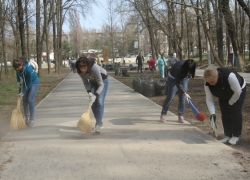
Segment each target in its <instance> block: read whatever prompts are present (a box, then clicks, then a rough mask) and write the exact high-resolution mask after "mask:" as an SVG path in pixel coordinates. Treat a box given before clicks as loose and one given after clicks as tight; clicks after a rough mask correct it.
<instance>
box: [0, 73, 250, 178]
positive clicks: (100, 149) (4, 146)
mask: <svg viewBox="0 0 250 180" xmlns="http://www.w3.org/2000/svg"><path fill="white" fill-rule="evenodd" d="M105 102H106V105H105V117H104V119H103V122H104V128H103V129H102V132H101V134H99V135H98V134H95V133H94V132H93V133H92V134H91V135H86V134H84V133H83V132H82V131H81V130H80V129H78V128H77V127H76V124H77V122H78V119H79V118H80V116H81V114H82V113H84V112H85V111H86V109H87V104H88V96H87V95H86V92H85V89H84V86H83V84H82V81H81V79H80V78H79V77H78V75H77V74H70V75H69V76H68V77H67V78H66V79H65V80H64V81H63V82H62V83H60V84H59V85H58V86H57V87H56V88H55V89H54V90H53V91H52V92H51V93H50V94H49V95H48V96H47V97H46V98H45V99H44V100H43V101H42V102H41V103H40V104H39V105H38V106H37V107H36V119H35V125H34V127H32V128H27V129H23V130H19V131H11V132H10V133H8V134H7V135H6V136H5V137H4V138H3V139H2V140H1V141H0V179H3V180H12V179H15V180H19V179H20V180H26V179H31V180H34V179H35V180H39V179H41V180H44V179H46V180H64V179H65V180H69V179H70V180H74V179H76V180H78V179H80V180H81V179H95V180H98V179H102V180H106V179H107V180H110V179H119V180H120V179H124V180H127V179H132V180H138V179H143V180H145V179H150V180H151V179H160V180H161V179H168V180H178V179H180V180H182V179H185V180H189V179H190V180H194V179H198V180H200V179H216V180H217V179H234V180H235V179H247V178H249V177H246V174H245V172H243V170H244V169H243V168H242V166H241V165H240V164H239V163H238V161H237V159H235V157H234V156H233V152H234V149H232V148H231V147H229V146H226V145H224V144H222V143H220V142H219V141H217V140H215V139H214V138H212V137H211V136H209V135H207V134H206V133H204V132H202V131H201V130H200V129H198V128H196V127H195V126H193V125H191V124H189V123H187V122H186V123H185V124H179V123H177V116H176V115H174V114H172V113H169V114H168V116H167V123H165V124H161V123H159V122H158V120H159V117H160V111H161V107H160V106H159V105H157V104H155V103H154V102H152V101H150V100H149V99H147V98H146V97H144V96H142V95H140V94H138V93H136V92H134V91H133V90H132V89H130V88H129V87H127V86H125V85H124V84H122V83H120V82H118V81H117V80H115V79H113V78H111V77H110V87H109V91H108V94H107V97H106V101H105ZM93 124H94V121H93Z"/></svg>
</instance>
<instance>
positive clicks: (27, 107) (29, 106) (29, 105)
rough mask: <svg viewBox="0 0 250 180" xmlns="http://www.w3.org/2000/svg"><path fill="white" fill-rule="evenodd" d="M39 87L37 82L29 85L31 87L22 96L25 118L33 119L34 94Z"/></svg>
mask: <svg viewBox="0 0 250 180" xmlns="http://www.w3.org/2000/svg"><path fill="white" fill-rule="evenodd" d="M38 87H39V82H38V83H34V84H32V85H31V88H30V89H29V90H28V91H27V92H26V93H25V94H24V96H23V109H24V115H25V117H26V118H30V120H32V121H34V116H35V96H36V93H37V90H38Z"/></svg>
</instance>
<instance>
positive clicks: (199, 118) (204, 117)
mask: <svg viewBox="0 0 250 180" xmlns="http://www.w3.org/2000/svg"><path fill="white" fill-rule="evenodd" d="M195 117H196V119H197V120H199V121H204V120H205V119H206V115H205V114H203V113H200V112H199V113H198V114H196V116H195Z"/></svg>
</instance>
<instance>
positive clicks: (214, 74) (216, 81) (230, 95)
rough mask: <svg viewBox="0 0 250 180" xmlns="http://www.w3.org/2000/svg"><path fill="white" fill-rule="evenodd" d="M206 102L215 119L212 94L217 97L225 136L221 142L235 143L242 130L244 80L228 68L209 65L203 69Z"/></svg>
mask: <svg viewBox="0 0 250 180" xmlns="http://www.w3.org/2000/svg"><path fill="white" fill-rule="evenodd" d="M204 80H205V82H206V83H205V92H206V102H207V106H208V109H209V112H210V114H211V117H210V119H212V118H213V119H214V120H216V115H215V106H214V100H213V96H215V97H217V98H219V105H220V111H221V119H222V124H223V128H224V134H225V135H226V137H225V138H224V139H222V140H221V142H222V143H226V142H228V143H229V144H231V145H235V144H236V143H237V142H238V140H239V137H240V135H241V131H242V112H241V111H242V110H241V109H242V105H243V102H244V100H245V97H246V81H245V79H243V77H241V76H240V75H239V74H238V73H237V72H234V71H232V70H230V69H228V68H217V69H216V68H215V67H214V66H209V67H207V69H206V70H205V71H204Z"/></svg>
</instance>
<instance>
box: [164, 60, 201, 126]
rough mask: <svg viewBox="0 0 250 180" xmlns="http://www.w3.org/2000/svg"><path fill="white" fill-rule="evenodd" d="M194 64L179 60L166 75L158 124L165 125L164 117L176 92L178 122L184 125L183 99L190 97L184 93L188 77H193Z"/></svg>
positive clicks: (191, 61)
mask: <svg viewBox="0 0 250 180" xmlns="http://www.w3.org/2000/svg"><path fill="white" fill-rule="evenodd" d="M195 69H196V64H195V62H194V60H193V59H188V60H181V61H178V62H176V63H175V64H174V65H173V67H172V68H171V69H170V71H169V73H168V79H167V88H168V89H167V97H166V99H165V101H164V103H163V106H162V111H161V117H160V122H162V123H165V122H166V119H165V116H166V114H167V111H168V108H169V106H170V104H171V102H172V100H173V98H174V96H175V94H176V92H177V90H178V96H179V105H178V122H179V123H184V118H183V116H184V112H185V98H186V99H187V100H188V98H190V96H189V95H188V94H187V93H186V92H187V89H188V75H191V76H192V78H194V76H195Z"/></svg>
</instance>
